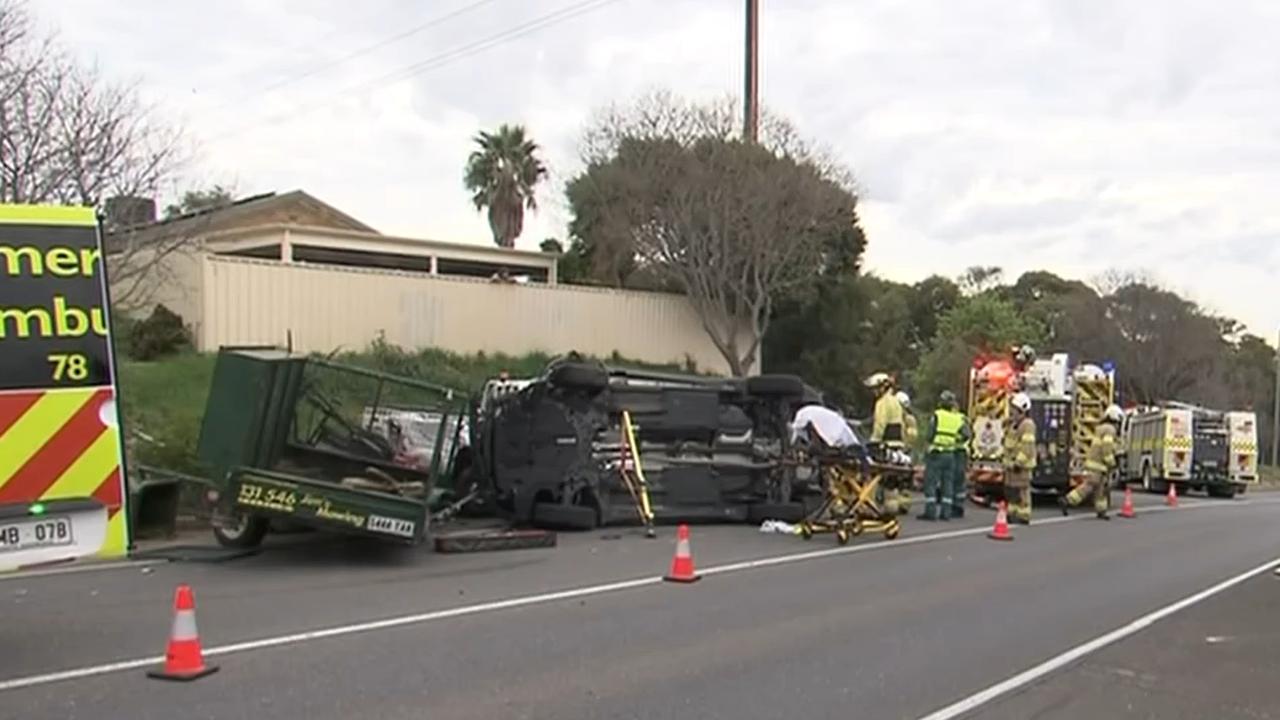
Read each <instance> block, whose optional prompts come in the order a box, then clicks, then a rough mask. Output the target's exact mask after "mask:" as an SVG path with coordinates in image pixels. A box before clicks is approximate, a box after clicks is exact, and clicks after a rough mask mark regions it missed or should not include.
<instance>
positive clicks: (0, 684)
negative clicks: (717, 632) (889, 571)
mask: <svg viewBox="0 0 1280 720" xmlns="http://www.w3.org/2000/svg"><path fill="white" fill-rule="evenodd" d="M1275 502H1280V499H1278V500H1276V501H1275ZM1248 504H1250V503H1249V502H1248V501H1246V502H1244V503H1239V504H1235V505H1227V504H1225V503H1214V502H1201V503H1188V504H1186V505H1183V506H1181V507H1180V508H1177V509H1179V510H1193V509H1196V508H1205V507H1210V508H1212V507H1217V508H1230V507H1243V506H1246V505H1248ZM1252 504H1270V503H1266V502H1264V503H1259V502H1257V501H1253V502H1252ZM1171 509H1173V508H1166V507H1152V508H1145V510H1146V511H1147V512H1161V511H1165V510H1171ZM1090 517H1091V515H1088V514H1076V515H1072V516H1070V517H1051V518H1047V519H1038V520H1036V521H1035V524H1034V525H1032V526H1031V527H1032V528H1034V527H1039V526H1042V525H1056V524H1060V523H1066V522H1072V521H1076V520H1084V519H1087V518H1090ZM1115 522H1119V521H1115ZM1027 529H1028V530H1030V528H1027ZM988 530H989V528H987V527H985V526H979V527H973V528H964V529H960V530H949V531H945V532H938V533H932V534H929V535H917V536H912V537H905V538H899V539H897V540H881V541H877V542H873V543H867V544H864V545H847V546H844V547H834V548H829V549H826V550H813V551H810V552H802V553H790V554H787V555H776V556H773V557H767V558H760V559H757V560H746V561H743V562H736V563H728V564H724V565H715V566H712V567H708V568H704V569H701V570H699V571H698V572H699V574H702V575H720V574H723V573H731V572H740V571H743V570H755V569H758V568H765V567H772V566H776V565H786V564H790V563H798V562H805V561H808V560H818V559H821V558H827V557H835V556H837V555H850V554H853V553H860V552H871V551H874V550H884V549H888V548H894V547H902V546H906V545H919V544H922V543H928V542H936V541H938V540H948V539H951V538H957V537H964V536H967V535H980V534H983V533H986V532H988ZM662 582H663V580H662V576H660V575H653V576H650V577H642V578H635V579H632V580H622V581H618V582H610V583H604V584H600V585H588V586H584V587H579V588H572V589H568V590H558V591H555V592H549V593H541V594H537V595H522V596H517V597H513V598H507V599H505V600H495V601H492V602H486V603H479V604H476V605H464V606H461V607H455V608H449V609H446V610H436V611H432V612H425V613H417V614H413V615H401V616H398V617H391V618H385V619H383V620H371V621H367V622H360V623H353V624H349V625H339V626H336V627H329V628H322V629H319V630H309V631H305V632H299V633H292V634H289V635H278V636H276V637H269V638H261V639H258V640H248V641H245V642H240V643H232V644H230V645H219V646H215V647H209V648H206V649H205V651H204V654H205V655H206V656H210V657H216V656H219V655H230V654H232V653H241V652H249V651H252V650H262V649H265V648H272V647H280V646H282V645H296V644H298V643H304V642H310V641H312V640H320V639H324V638H331V637H339V636H342V635H353V634H356V633H364V632H371V631H374V630H386V629H389V628H396V627H403V626H406V625H418V624H422V623H428V622H433V621H436V620H445V619H448V618H455V617H464V616H468V615H478V614H481V613H489V612H495V611H498V610H510V609H512V608H519V607H528V606H531V605H543V604H546V603H552V602H558V601H560V600H571V599H574V598H581V597H587V596H591V595H603V594H605V593H612V592H619V591H622V590H634V589H636V588H640V587H645V586H648V585H658V584H661V583H662ZM163 661H164V656H162V655H156V656H152V657H144V658H135V659H132V660H121V661H118V662H112V663H105V664H102V665H92V666H87V667H81V668H74V669H71V670H62V671H59V672H52V673H45V674H43V675H30V676H27V677H19V678H13V679H11V680H3V681H0V692H4V691H6V690H17V689H19V688H25V687H32V686H35V685H47V684H49V683H55V682H61V681H64V680H77V679H80V678H85V677H92V676H95V675H106V674H109V673H116V672H123V671H126V670H136V669H138V668H142V667H147V666H148V665H154V664H157V663H160V662H163Z"/></svg>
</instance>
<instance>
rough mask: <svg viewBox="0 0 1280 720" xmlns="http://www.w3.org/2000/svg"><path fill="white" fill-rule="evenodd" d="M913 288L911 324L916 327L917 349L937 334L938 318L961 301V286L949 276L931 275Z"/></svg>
mask: <svg viewBox="0 0 1280 720" xmlns="http://www.w3.org/2000/svg"><path fill="white" fill-rule="evenodd" d="M911 290H912V293H911V324H912V325H913V326H914V328H915V338H916V345H917V349H921V348H924V347H925V346H927V345H928V344H929V343H930V342H932V341H933V336H934V335H935V334H937V332H938V318H940V317H942V316H943V315H944V314H946V312H947V311H948V310H950V309H951V308H953V307H955V306H956V304H957V303H958V302H960V286H959V285H956V283H955V282H954V281H952V280H951V279H949V278H945V277H942V276H941V275H931V276H929V277H927V278H925V279H924V280H921V281H920V282H918V283H916V284H915V285H914V286H912V288H911Z"/></svg>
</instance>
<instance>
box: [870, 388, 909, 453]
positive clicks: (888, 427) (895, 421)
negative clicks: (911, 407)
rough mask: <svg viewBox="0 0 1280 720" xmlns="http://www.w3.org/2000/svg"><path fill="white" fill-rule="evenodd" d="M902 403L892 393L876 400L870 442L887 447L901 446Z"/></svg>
mask: <svg viewBox="0 0 1280 720" xmlns="http://www.w3.org/2000/svg"><path fill="white" fill-rule="evenodd" d="M902 414H903V413H902V403H899V402H898V398H897V397H895V396H894V394H893V393H892V392H887V393H885V394H883V395H881V396H880V398H879V399H878V400H876V409H875V417H874V418H873V420H872V422H871V442H877V443H878V442H882V443H885V444H887V445H901V444H902Z"/></svg>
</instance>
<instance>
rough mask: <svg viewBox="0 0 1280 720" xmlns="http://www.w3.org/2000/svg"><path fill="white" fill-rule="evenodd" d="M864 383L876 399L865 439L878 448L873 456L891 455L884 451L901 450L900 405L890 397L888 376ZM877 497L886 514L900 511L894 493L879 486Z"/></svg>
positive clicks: (890, 390)
mask: <svg viewBox="0 0 1280 720" xmlns="http://www.w3.org/2000/svg"><path fill="white" fill-rule="evenodd" d="M865 384H866V386H867V387H869V388H871V390H872V392H873V393H875V398H876V404H875V409H874V410H873V412H872V420H871V437H870V438H868V442H869V444H870V445H872V446H877V445H878V446H879V447H878V448H874V447H873V448H872V450H873V453H876V454H879V455H880V456H881V457H884V456H885V455H891V454H892V453H891V452H889V453H886V452H885V451H886V450H888V451H893V450H901V449H902V447H903V445H902V436H903V422H902V417H903V412H902V404H901V403H900V402H898V396H897V395H896V394H894V387H893V378H892V377H890V376H889V374H888V373H883V372H878V373H875V374H873V375H871V376H870V377H868V378H867V379H866V382H865ZM877 494H878V495H879V499H880V501H881V502H882V503H883V504H884V509H885V510H886V511H887V512H891V513H901V512H902V504H901V501H900V496H899V495H898V493H896V492H893V491H890V490H887V489H885V488H884V487H883V486H882V487H881V489H880V490H879V491H878V493H877Z"/></svg>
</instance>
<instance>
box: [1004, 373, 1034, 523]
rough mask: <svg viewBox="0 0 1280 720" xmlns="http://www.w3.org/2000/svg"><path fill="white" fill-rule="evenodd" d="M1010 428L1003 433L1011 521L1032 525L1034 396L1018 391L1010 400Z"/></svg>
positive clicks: (1006, 498) (1005, 486)
mask: <svg viewBox="0 0 1280 720" xmlns="http://www.w3.org/2000/svg"><path fill="white" fill-rule="evenodd" d="M1009 408H1010V410H1011V412H1010V415H1009V428H1008V430H1007V431H1005V436H1004V488H1005V500H1006V501H1007V502H1008V504H1009V521H1010V522H1016V523H1020V524H1022V525H1030V524H1031V474H1032V473H1033V472H1034V471H1035V469H1036V422H1035V421H1034V420H1032V419H1031V398H1030V397H1029V396H1028V395H1027V394H1026V393H1022V392H1020V393H1015V394H1014V396H1013V397H1012V398H1011V399H1010V400H1009Z"/></svg>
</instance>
